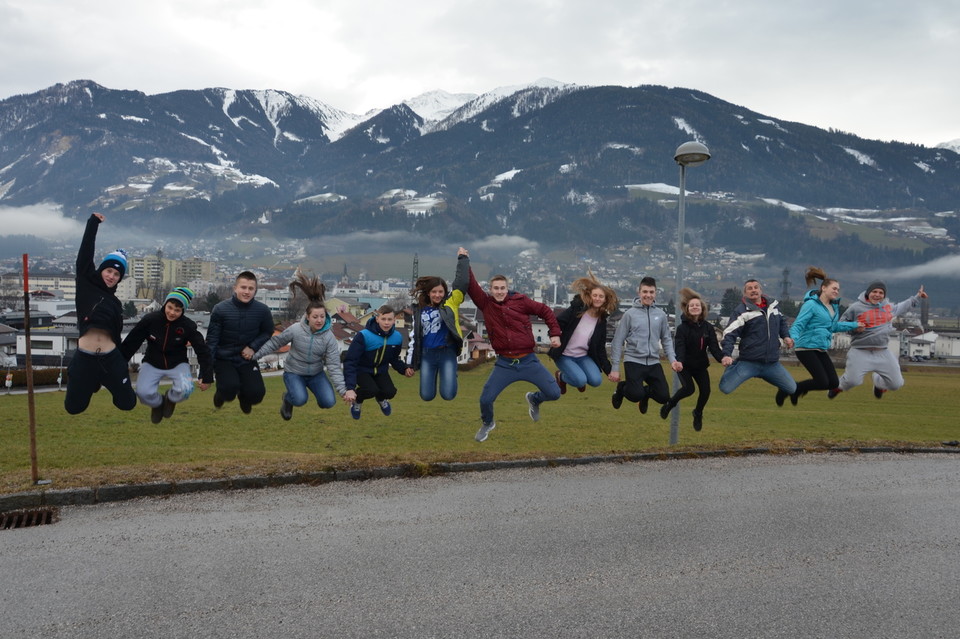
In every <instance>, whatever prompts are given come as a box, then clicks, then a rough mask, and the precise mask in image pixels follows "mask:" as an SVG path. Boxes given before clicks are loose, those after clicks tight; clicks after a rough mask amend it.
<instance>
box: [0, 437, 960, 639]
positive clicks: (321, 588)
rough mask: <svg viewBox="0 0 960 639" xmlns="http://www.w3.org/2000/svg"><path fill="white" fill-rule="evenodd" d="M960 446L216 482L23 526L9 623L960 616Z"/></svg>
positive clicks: (375, 624)
mask: <svg viewBox="0 0 960 639" xmlns="http://www.w3.org/2000/svg"><path fill="white" fill-rule="evenodd" d="M958 558H960V460H958V458H957V456H956V455H934V454H924V455H895V454H878V455H860V456H857V455H839V454H829V455H799V456H789V457H777V456H767V457H749V458H726V459H700V460H672V461H657V462H641V463H628V464H597V465H590V466H576V467H563V468H557V469H526V470H510V471H493V472H484V473H463V474H457V475H450V476H443V477H433V478H425V479H417V480H410V479H384V480H377V481H368V482H345V483H335V484H326V485H322V486H317V487H309V486H292V487H286V488H279V489H266V490H256V491H238V492H226V493H202V494H194V495H186V496H178V497H175V498H169V499H146V500H137V501H133V502H122V503H109V504H102V505H96V506H82V507H69V508H64V509H62V520H61V521H60V522H59V523H57V524H54V525H50V526H40V527H36V528H28V529H21V530H10V531H0V574H2V575H4V581H5V584H4V586H3V589H2V590H0V593H2V594H0V619H2V622H0V627H2V635H3V636H4V637H21V636H24V637H26V636H29V637H70V638H81V637H124V638H127V637H164V638H175V637H204V638H207V637H212V638H218V637H223V638H237V637H268V636H278V637H291V638H297V637H310V638H314V637H418V638H421V637H483V638H491V637H710V638H711V639H714V638H722V637H731V638H733V637H736V638H738V639H740V638H745V637H763V638H768V637H789V638H791V639H792V638H796V637H871V638H876V637H923V638H929V637H956V636H958V635H960V603H958V602H960V561H958Z"/></svg>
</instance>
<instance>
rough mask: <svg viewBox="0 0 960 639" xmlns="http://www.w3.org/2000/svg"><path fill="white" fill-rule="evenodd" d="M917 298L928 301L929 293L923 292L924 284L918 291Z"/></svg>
mask: <svg viewBox="0 0 960 639" xmlns="http://www.w3.org/2000/svg"><path fill="white" fill-rule="evenodd" d="M917 297H919V298H920V299H923V300H925V299H927V293H926V291H924V290H923V284H921V285H920V290H919V291H917Z"/></svg>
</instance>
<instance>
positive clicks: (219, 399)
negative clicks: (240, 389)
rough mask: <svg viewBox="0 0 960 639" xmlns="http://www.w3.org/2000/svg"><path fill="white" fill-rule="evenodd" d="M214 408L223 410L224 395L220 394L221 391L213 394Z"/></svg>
mask: <svg viewBox="0 0 960 639" xmlns="http://www.w3.org/2000/svg"><path fill="white" fill-rule="evenodd" d="M213 407H214V408H223V395H221V394H220V391H216V392H215V393H214V394H213Z"/></svg>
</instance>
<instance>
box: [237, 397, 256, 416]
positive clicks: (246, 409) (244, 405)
mask: <svg viewBox="0 0 960 639" xmlns="http://www.w3.org/2000/svg"><path fill="white" fill-rule="evenodd" d="M237 400H238V401H239V402H240V410H242V411H243V414H244V415H249V414H250V411H252V410H253V404H251V403H250V402H248V401H247V400H246V398H244V397H237Z"/></svg>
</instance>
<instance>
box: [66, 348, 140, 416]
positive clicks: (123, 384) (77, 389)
mask: <svg viewBox="0 0 960 639" xmlns="http://www.w3.org/2000/svg"><path fill="white" fill-rule="evenodd" d="M101 386H102V387H104V388H106V389H107V390H108V391H110V394H111V395H113V405H114V406H116V407H117V408H119V409H120V410H133V409H134V408H135V407H136V406H137V394H136V393H135V392H133V386H132V385H131V384H130V370H129V369H128V367H127V360H125V359H124V358H123V354H122V353H121V352H120V349H119V348H115V349H113V350H112V351H110V352H109V353H90V352H87V351H81V350H80V349H77V350H76V351H75V352H74V354H73V359H71V360H70V365H69V366H68V367H67V395H66V397H64V400H63V407H64V408H65V409H67V412H68V413H70V414H71V415H77V414H79V413H82V412H83V411H85V410H87V406H89V405H90V398H91V397H93V394H94V393H96V392H97V391H98V390H100V387H101Z"/></svg>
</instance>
